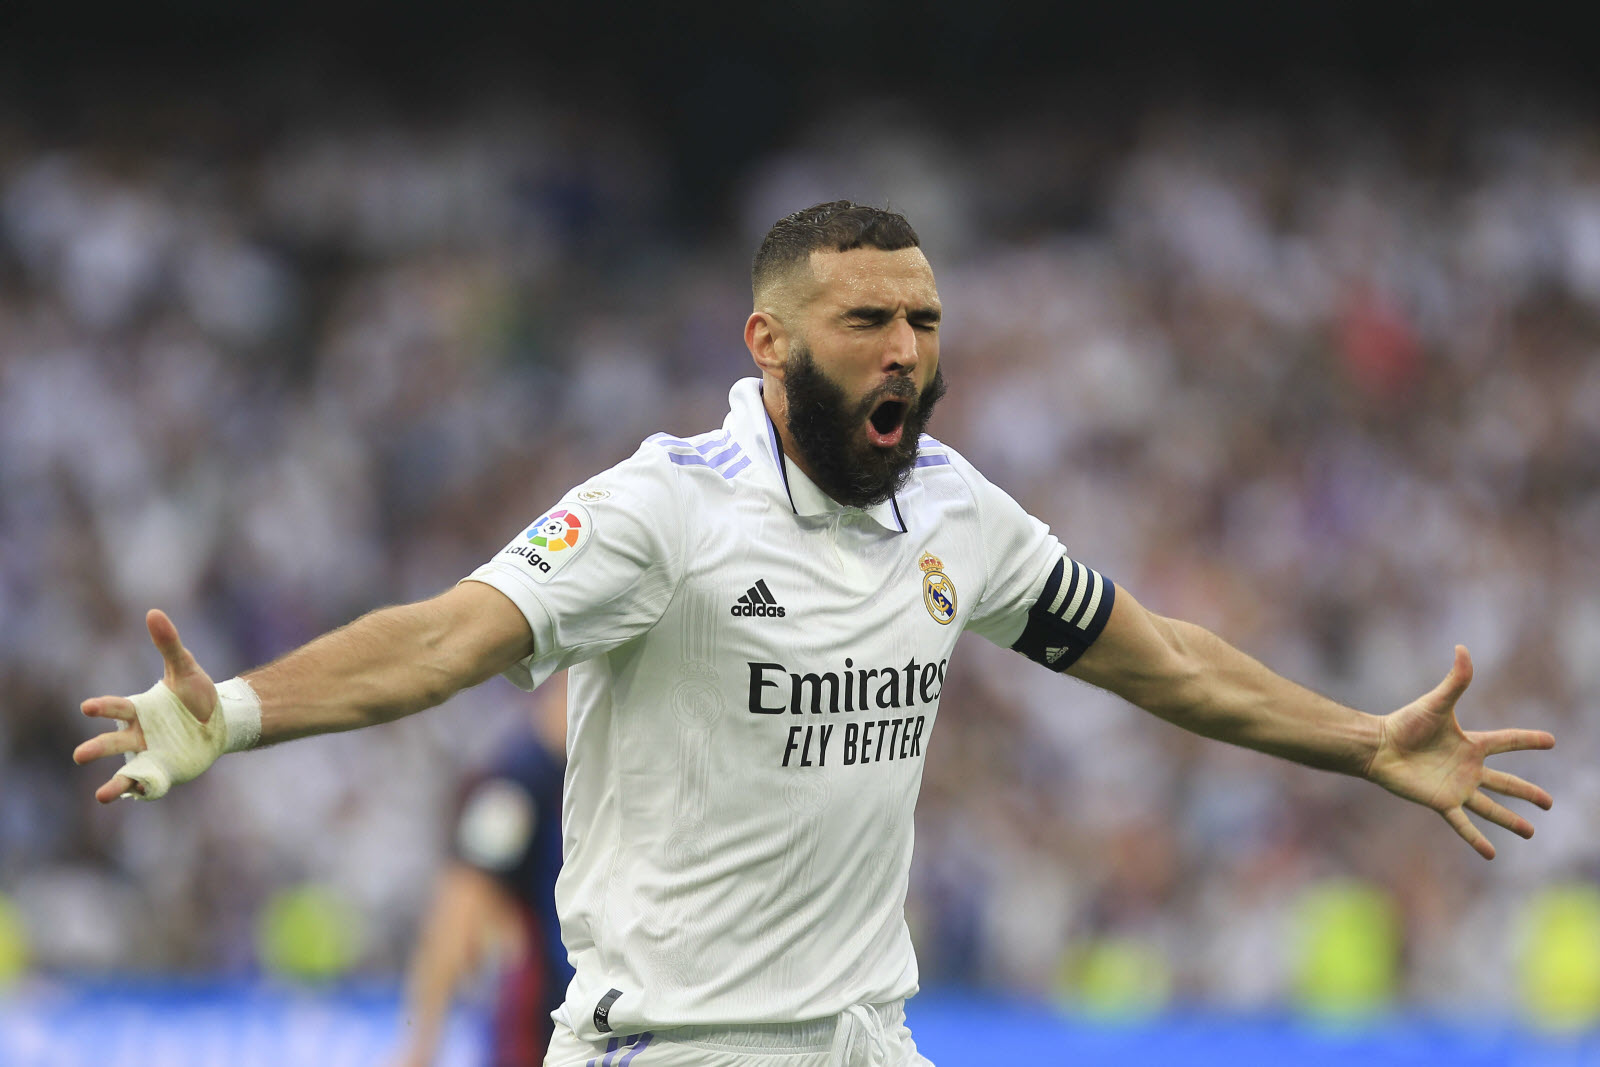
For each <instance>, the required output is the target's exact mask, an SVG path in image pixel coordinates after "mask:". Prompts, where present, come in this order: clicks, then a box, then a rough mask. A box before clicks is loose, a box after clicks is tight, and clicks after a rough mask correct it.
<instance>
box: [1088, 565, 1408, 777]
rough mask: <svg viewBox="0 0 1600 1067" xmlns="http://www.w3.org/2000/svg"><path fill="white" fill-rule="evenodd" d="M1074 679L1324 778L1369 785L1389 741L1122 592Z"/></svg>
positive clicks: (1366, 719) (1372, 720)
mask: <svg viewBox="0 0 1600 1067" xmlns="http://www.w3.org/2000/svg"><path fill="white" fill-rule="evenodd" d="M1071 673H1072V674H1073V675H1074V676H1076V677H1078V678H1082V679H1083V680H1084V681H1086V682H1089V683H1091V684H1093V685H1097V686H1100V687H1101V688H1102V689H1109V690H1110V691H1111V692H1113V693H1116V694H1117V695H1118V696H1120V697H1122V698H1123V699H1125V700H1127V701H1128V702H1129V703H1132V704H1136V705H1138V706H1139V707H1141V708H1144V709H1145V710H1146V711H1149V712H1151V713H1152V714H1155V715H1159V716H1160V717H1161V718H1163V719H1166V720H1167V721H1168V722H1171V723H1174V724H1176V725H1178V726H1182V727H1183V728H1184V729H1186V730H1191V731H1193V732H1194V733H1197V734H1200V735H1202V736H1205V737H1210V738H1215V739H1216V740H1218V741H1227V742H1229V743H1231V744H1235V745H1242V746H1244V747H1245V748H1253V749H1256V750H1257V751H1259V752H1267V753H1270V754H1272V755H1274V756H1281V757H1283V758H1284V759H1291V760H1294V761H1295V762H1297V763H1303V764H1306V765H1307V766H1310V767H1320V768H1323V769H1324V770H1330V771H1340V772H1342V773H1344V774H1353V775H1357V776H1364V775H1365V774H1366V772H1367V768H1368V766H1369V765H1370V764H1371V762H1372V758H1373V755H1374V754H1375V753H1376V752H1377V749H1378V741H1379V738H1380V736H1381V726H1380V720H1379V719H1378V718H1377V717H1376V716H1373V715H1367V714H1364V713H1362V712H1358V711H1354V710H1352V709H1350V708H1347V707H1344V706H1343V705H1341V704H1337V703H1335V702H1334V701H1331V700H1328V699H1327V698H1326V697H1321V696H1318V695H1317V694H1316V693H1313V692H1312V691H1311V690H1309V689H1306V688H1305V687H1304V686H1299V685H1296V684H1295V683H1293V682H1291V681H1289V680H1288V679H1286V678H1283V677H1280V676H1279V675H1277V674H1274V673H1273V672H1272V671H1270V670H1268V669H1267V668H1266V667H1265V666H1263V665H1262V664H1261V663H1259V662H1257V661H1256V660H1254V659H1252V658H1250V657H1249V656H1247V655H1245V654H1244V653H1243V652H1240V651H1239V650H1238V649H1236V648H1234V647H1233V646H1232V645H1230V644H1228V643H1227V642H1226V641H1223V640H1222V639H1221V638H1220V637H1217V636H1216V635H1215V634H1213V633H1211V632H1210V631H1209V630H1205V629H1203V628H1202V627H1199V626H1196V625H1194V624H1193V623H1188V622H1182V621H1180V620H1177V619H1168V618H1163V617H1162V616H1159V615H1155V614H1152V613H1151V612H1149V611H1147V610H1145V608H1144V607H1143V606H1142V605H1141V604H1140V603H1139V602H1138V601H1137V600H1135V599H1134V598H1133V596H1132V594H1130V593H1128V592H1127V591H1126V590H1124V589H1121V588H1119V589H1118V590H1117V599H1116V604H1115V606H1114V607H1113V608H1112V613H1111V619H1110V621H1109V622H1108V623H1107V624H1106V628H1105V630H1104V631H1103V632H1102V633H1101V635H1100V637H1099V639H1098V640H1097V641H1096V642H1095V643H1094V644H1093V645H1091V646H1090V648H1089V651H1088V652H1086V653H1084V655H1083V658H1082V659H1080V660H1079V661H1078V662H1077V663H1076V664H1074V665H1073V667H1072V668H1071Z"/></svg>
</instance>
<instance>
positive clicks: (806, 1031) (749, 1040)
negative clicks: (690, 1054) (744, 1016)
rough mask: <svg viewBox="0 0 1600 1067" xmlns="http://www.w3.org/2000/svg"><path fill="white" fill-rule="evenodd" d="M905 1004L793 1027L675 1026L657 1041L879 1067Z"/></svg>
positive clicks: (856, 1008)
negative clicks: (823, 1055) (821, 1056)
mask: <svg viewBox="0 0 1600 1067" xmlns="http://www.w3.org/2000/svg"><path fill="white" fill-rule="evenodd" d="M905 1017H906V1016H905V1001H903V1000H896V1001H891V1002H890V1003H888V1004H855V1005H852V1006H850V1007H848V1008H846V1009H845V1010H844V1011H842V1012H840V1013H839V1014H838V1015H831V1016H826V1017H824V1018H821V1019H808V1020H806V1021H805V1022H798V1023H751V1024H747V1025H744V1026H675V1027H673V1028H672V1029H670V1030H657V1031H656V1038H655V1039H656V1040H657V1041H659V1042H668V1043H672V1044H685V1045H693V1046H702V1047H706V1048H714V1049H746V1050H753V1049H761V1050H764V1051H768V1052H821V1051H827V1052H829V1053H830V1055H829V1057H828V1059H829V1062H830V1063H833V1064H839V1065H841V1067H844V1065H849V1067H857V1065H859V1067H868V1065H871V1067H879V1065H881V1064H886V1063H888V1061H889V1035H890V1034H892V1033H893V1032H894V1031H895V1030H896V1029H897V1028H898V1027H900V1026H901V1025H902V1024H903V1023H904V1022H905Z"/></svg>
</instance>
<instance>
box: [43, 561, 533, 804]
mask: <svg viewBox="0 0 1600 1067" xmlns="http://www.w3.org/2000/svg"><path fill="white" fill-rule="evenodd" d="M145 623H146V625H147V626H148V627H149V630H150V639H151V641H152V642H154V643H155V646H156V648H157V649H158V650H159V651H160V653H161V659H162V664H163V673H162V680H161V683H159V684H158V685H157V686H156V687H155V688H153V689H152V690H151V691H150V692H149V693H146V694H142V695H140V696H138V697H131V698H130V697H121V696H102V697H95V698H93V699H90V700H86V701H84V702H83V713H84V714H85V715H89V716H93V717H97V718H105V719H113V720H116V721H117V722H118V724H119V728H118V729H116V730H112V731H109V732H107V733H103V734H101V735H99V736H98V737H94V738H91V739H89V740H88V741H85V742H84V743H83V744H81V745H79V746H78V748H77V750H76V751H75V752H73V754H72V758H73V759H74V760H75V761H76V762H78V763H88V762H89V761H90V760H95V759H100V758H101V757H104V756H113V755H122V754H128V753H139V752H145V751H146V750H147V749H148V752H149V754H150V755H151V756H152V757H156V758H158V759H159V760H160V761H161V762H162V763H163V765H164V766H166V765H169V764H171V763H173V762H174V761H176V762H177V763H178V764H179V766H178V767H177V769H176V772H175V773H172V774H171V775H170V777H171V781H172V782H174V783H175V782H181V781H187V780H189V779H190V778H193V777H195V776H196V775H198V774H199V773H200V772H201V771H203V770H205V768H206V767H207V766H209V765H210V762H211V761H212V760H214V759H215V758H216V757H217V755H219V754H221V752H223V751H224V746H225V745H226V744H227V743H228V739H227V738H226V736H225V734H226V730H225V724H224V723H222V722H220V721H218V716H217V715H216V712H217V708H218V695H217V687H216V686H215V685H214V684H213V683H212V681H211V678H210V677H209V676H208V675H207V674H206V672H205V671H204V670H203V669H202V668H201V667H200V664H199V663H198V662H196V660H195V658H194V656H193V655H192V654H190V652H189V650H188V649H187V648H185V647H184V645H183V642H182V640H181V639H180V638H179V636H178V628H177V627H176V626H174V625H173V623H172V620H170V619H168V618H167V616H166V615H165V614H164V613H163V612H160V611H151V612H150V613H149V615H148V616H146V619H145ZM532 644H533V636H532V632H531V631H530V630H529V628H528V623H527V620H526V619H525V618H524V617H523V615H522V612H521V611H520V610H518V608H517V607H516V605H514V604H512V603H511V601H510V600H509V599H507V598H506V597H505V595H504V594H502V593H500V592H498V591H496V590H495V589H493V588H492V587H490V586H488V585H485V584H483V583H481V582H472V581H468V582H462V583H461V584H459V585H457V586H454V587H453V588H451V589H449V590H447V591H446V592H444V593H441V594H440V595H439V596H436V597H434V598H432V599H431V600H424V601H421V602H419V603H415V604H402V605H399V606H396V607H390V608H383V609H381V610H379V611H374V612H371V613H370V614H367V615H363V616H362V617H361V618H359V619H357V620H356V621H354V622H352V623H350V624H349V625H348V626H343V627H341V628H339V629H337V630H334V631H333V632H332V633H328V634H324V635H323V636H322V637H319V638H317V639H316V640H314V641H312V642H311V643H309V644H307V645H305V646H303V647H301V648H299V649H296V650H295V651H293V652H291V653H289V654H288V655H286V656H284V657H282V658H281V659H278V660H275V661H273V662H272V663H269V664H268V665H266V666H265V667H261V668H258V669H256V670H253V671H250V672H248V673H247V674H245V675H244V681H245V682H247V683H249V686H250V688H251V689H252V690H254V693H255V696H256V697H257V698H258V699H259V701H260V715H261V721H260V735H259V739H258V740H257V741H255V742H254V743H256V744H272V743H274V742H278V741H288V740H290V739H292V738H296V737H304V736H306V735H308V734H320V733H330V732H332V731H335V730H353V729H356V728H358V727H361V726H371V725H373V724H375V723H380V722H388V721H389V720H391V719H398V718H400V717H401V716H404V715H410V714H412V713H414V712H418V711H422V710H423V709H424V708H431V707H433V706H434V705H436V704H440V703H443V702H444V701H445V700H447V699H448V698H449V697H451V696H452V695H454V694H455V693H456V692H458V691H460V690H462V689H465V688H467V687H469V686H474V685H477V684H478V683H479V682H482V681H485V680H487V679H488V678H490V677H492V676H494V675H495V674H497V673H499V672H500V671H502V670H505V669H506V668H507V667H510V666H511V665H512V664H513V663H515V662H516V661H517V660H519V659H521V658H523V657H524V656H527V655H528V654H529V653H530V652H532V650H533V648H532ZM180 750H181V757H182V758H181V759H179V758H178V755H179V754H180ZM130 792H136V793H139V794H141V795H144V794H145V793H146V792H147V790H146V789H145V788H144V786H143V783H142V782H140V781H139V780H138V779H137V778H136V777H134V776H130V775H129V774H117V775H115V776H113V777H112V779H111V780H110V781H108V782H106V783H105V784H104V785H102V786H101V787H100V788H99V790H97V791H96V792H95V799H97V800H99V801H100V802H101V803H109V802H111V801H113V800H115V799H117V798H118V797H120V796H123V795H125V794H127V793H130ZM159 792H165V787H162V788H161V789H159V790H158V793H159Z"/></svg>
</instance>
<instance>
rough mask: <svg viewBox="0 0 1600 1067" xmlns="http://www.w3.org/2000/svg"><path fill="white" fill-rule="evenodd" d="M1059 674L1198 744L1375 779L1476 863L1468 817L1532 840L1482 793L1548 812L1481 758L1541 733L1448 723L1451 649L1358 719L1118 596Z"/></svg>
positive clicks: (1203, 633)
mask: <svg viewBox="0 0 1600 1067" xmlns="http://www.w3.org/2000/svg"><path fill="white" fill-rule="evenodd" d="M1068 673H1070V674H1072V675H1074V676H1076V677H1078V678H1081V679H1083V680H1084V681H1086V682H1090V683H1092V684H1094V685H1097V686H1100V687H1101V688H1102V689H1108V690H1110V691H1111V692H1113V693H1116V694H1117V695H1118V696H1121V697H1123V698H1124V699H1126V700H1128V701H1129V702H1131V703H1133V704H1137V705H1138V706H1139V707H1141V708H1144V709H1145V710H1146V711H1149V712H1151V713H1153V714H1155V715H1158V716H1160V717H1161V718H1163V719H1166V720H1167V721H1168V722H1171V723H1174V724H1176V725H1178V726H1182V727H1183V728H1184V729H1186V730H1191V731H1193V732H1194V733H1197V734H1201V735H1203V736H1205V737H1211V738H1215V739H1217V740H1219V741H1227V742H1230V743H1232V744H1236V745H1243V746H1244V747H1246V748H1253V749H1256V750H1258V751H1260V752H1267V753H1271V754H1272V755H1275V756H1281V757H1283V758H1285V759H1291V760H1294V761H1296V762H1297V763H1303V764H1306V765H1307V766H1311V767H1320V768H1323V769H1325V770H1331V771H1339V772H1340V773H1343V774H1350V775H1355V776H1357V777H1362V778H1366V779H1368V780H1370V781H1373V782H1376V783H1378V784H1379V785H1381V786H1383V787H1384V788H1385V789H1387V790H1389V791H1390V792H1392V793H1394V794H1396V795H1398V796H1401V797H1404V798H1405V799H1407V800H1411V801H1415V802H1416V803H1418V804H1422V805H1424V806H1425V807H1429V808H1432V809H1433V810H1434V811H1437V812H1438V813H1439V814H1440V815H1442V816H1443V817H1444V819H1445V821H1446V822H1448V823H1449V824H1450V826H1451V828H1453V829H1454V830H1455V831H1456V833H1458V834H1460V835H1461V837H1462V838H1463V839H1464V840H1466V842H1467V843H1468V844H1470V845H1471V846H1472V847H1473V848H1474V849H1476V850H1477V851H1478V853H1479V854H1480V855H1482V856H1483V857H1484V858H1485V859H1493V858H1494V846H1493V845H1492V844H1490V843H1489V840H1488V838H1486V837H1484V835H1483V833H1482V831H1480V830H1479V829H1478V828H1477V827H1476V826H1474V825H1473V824H1472V822H1471V821H1470V820H1469V819H1468V818H1467V816H1466V812H1468V811H1470V812H1472V813H1474V814H1476V815H1479V816H1481V817H1482V818H1485V819H1488V820H1489V821H1490V822H1492V823H1495V824H1496V825H1498V826H1503V827H1505V828H1506V829H1508V830H1510V831H1511V832H1513V833H1515V834H1518V835H1520V836H1522V837H1532V836H1533V825H1532V824H1531V823H1529V822H1528V820H1527V819H1524V818H1523V817H1522V816H1520V815H1517V814H1515V813H1513V812H1511V811H1509V810H1507V809H1506V808H1505V807H1503V806H1502V805H1500V804H1498V803H1497V802H1495V801H1494V800H1492V799H1490V798H1489V796H1488V794H1487V793H1486V792H1485V791H1486V790H1487V791H1489V792H1495V793H1499V794H1502V795H1504V796H1511V797H1516V798H1518V799H1520V800H1526V801H1529V802H1530V803H1533V804H1537V805H1538V806H1539V807H1541V808H1549V807H1550V803H1551V801H1550V794H1549V793H1546V792H1545V791H1544V790H1543V789H1540V788H1539V787H1538V786H1536V785H1533V784H1532V783H1530V782H1526V781H1523V780H1522V779H1521V778H1518V777H1516V776H1515V775H1512V774H1507V773H1506V772H1504V771H1498V770H1492V769H1490V768H1487V767H1485V766H1484V765H1483V761H1484V758H1485V757H1486V756H1492V755H1497V754H1499V753H1502V752H1512V751H1518V750H1522V749H1542V748H1550V747H1551V746H1553V745H1554V744H1555V738H1553V737H1552V736H1551V735H1550V734H1548V733H1545V732H1544V731H1542V730H1491V731H1486V732H1467V731H1463V730H1462V729H1461V727H1460V726H1459V725H1458V724H1457V723H1456V717H1455V705H1456V701H1457V700H1458V699H1460V697H1461V694H1462V693H1464V692H1465V691H1466V688H1467V685H1468V683H1470V682H1471V681H1472V660H1471V658H1470V657H1469V656H1468V655H1467V650H1466V649H1465V648H1462V647H1460V646H1457V648H1456V655H1455V663H1454V665H1453V666H1452V667H1451V670H1450V673H1449V674H1448V675H1447V676H1446V677H1445V679H1444V681H1442V682H1440V683H1439V685H1437V686H1436V687H1434V689H1433V690H1432V691H1430V692H1428V693H1426V694H1424V695H1423V696H1421V697H1419V698H1417V699H1416V700H1414V701H1412V702H1411V703H1410V704H1407V705H1406V706H1405V707H1403V708H1401V709H1399V710H1398V711H1395V712H1392V713H1390V714H1388V715H1368V714H1364V713H1362V712H1359V711H1355V710H1353V709H1351V708H1347V707H1344V706H1343V705H1341V704H1338V703H1335V702H1334V701H1332V700H1328V699H1327V698H1325V697H1321V696H1318V695H1317V694H1316V693H1313V692H1311V691H1310V690H1309V689H1306V688H1304V687H1302V686H1299V685H1296V684H1295V683H1293V682H1291V681H1289V680H1288V679H1286V678H1282V677H1280V676H1279V675H1277V674H1274V673H1273V672H1272V671H1270V670H1268V669H1267V668H1266V667H1264V666H1262V665H1261V664H1260V663H1259V662H1257V661H1256V660H1254V659H1251V658H1250V657H1249V656H1247V655H1245V654H1244V653H1243V652H1240V651H1239V650H1238V649H1236V648H1234V647H1233V646H1231V645H1229V644H1228V643H1227V642H1225V641H1223V640H1222V639H1221V638H1219V637H1217V636H1216V635H1214V634H1212V633H1210V632H1209V631H1207V630H1205V629H1202V628H1201V627H1199V626H1195V625H1193V624H1192V623H1187V622H1181V621H1179V620H1176V619H1167V618H1162V617H1161V616H1159V615H1154V614H1151V613H1150V612H1148V611H1146V610H1145V609H1144V607H1143V606H1141V605H1140V604H1139V602H1138V601H1137V600H1135V599H1134V598H1133V597H1132V596H1131V595H1129V594H1128V592H1127V590H1125V589H1121V588H1119V589H1118V590H1117V598H1116V602H1115V604H1114V605H1113V607H1112V612H1111V618H1110V619H1109V621H1108V622H1107V623H1106V627H1105V630H1104V631H1103V632H1102V633H1101V634H1100V637H1099V639H1098V640H1097V641H1096V642H1095V643H1094V644H1093V645H1092V646H1090V648H1089V650H1088V651H1087V652H1085V653H1084V655H1083V657H1082V658H1081V659H1079V660H1078V661H1077V662H1076V663H1075V664H1073V666H1072V667H1070V668H1069V669H1068Z"/></svg>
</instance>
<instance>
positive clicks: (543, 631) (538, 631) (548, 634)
mask: <svg viewBox="0 0 1600 1067" xmlns="http://www.w3.org/2000/svg"><path fill="white" fill-rule="evenodd" d="M461 580H462V581H463V582H482V583H483V584H484V585H487V586H489V587H490V588H492V589H496V590H499V591H500V592H501V593H503V594H505V596H506V598H507V599H509V600H510V601H511V602H512V603H513V604H515V605H516V606H517V610H518V611H520V612H522V617H523V618H525V619H527V620H528V627H529V629H531V630H532V631H533V654H532V655H530V656H528V657H527V658H526V659H522V660H518V661H517V662H516V663H514V664H512V665H511V666H510V667H508V668H506V669H505V670H504V671H502V672H501V674H502V675H503V676H504V677H505V679H506V680H507V681H509V682H510V683H511V684H512V685H514V686H516V687H517V688H518V689H526V690H528V691H529V692H532V691H533V690H534V689H537V688H538V687H539V685H540V684H541V683H542V682H543V681H544V679H545V678H546V677H547V676H548V675H549V674H550V671H548V670H546V671H539V670H538V664H539V661H540V660H542V659H545V658H547V657H548V655H549V653H550V652H551V651H552V650H553V649H554V648H555V647H556V641H555V622H554V621H553V620H552V619H551V617H550V612H549V611H547V610H546V609H545V606H544V602H543V601H542V600H540V599H539V594H538V592H537V591H536V589H535V586H534V584H533V583H532V582H531V581H528V580H527V579H526V578H524V577H523V576H522V575H521V574H518V573H517V569H516V568H515V567H513V566H511V565H510V564H507V563H502V562H500V561H499V560H490V561H489V562H488V563H485V564H484V565H483V566H481V567H479V568H478V569H477V570H475V571H473V572H472V573H471V574H469V575H467V576H466V577H465V578H463V579H461Z"/></svg>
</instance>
